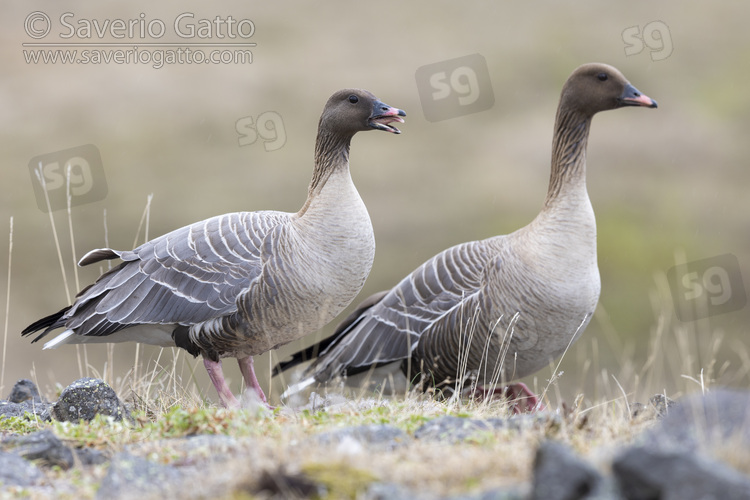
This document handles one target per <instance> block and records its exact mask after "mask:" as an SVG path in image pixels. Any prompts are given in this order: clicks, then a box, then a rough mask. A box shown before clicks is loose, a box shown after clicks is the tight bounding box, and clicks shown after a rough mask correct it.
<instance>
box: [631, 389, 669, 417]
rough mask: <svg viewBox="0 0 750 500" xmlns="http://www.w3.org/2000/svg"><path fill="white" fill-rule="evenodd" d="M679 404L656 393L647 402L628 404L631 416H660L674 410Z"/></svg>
mask: <svg viewBox="0 0 750 500" xmlns="http://www.w3.org/2000/svg"><path fill="white" fill-rule="evenodd" d="M677 406H679V404H678V403H677V402H676V401H673V400H671V399H669V398H668V397H666V396H665V395H664V394H656V395H655V396H652V397H651V399H649V400H648V404H645V405H644V404H641V403H633V404H631V405H630V415H631V416H632V417H633V418H636V417H638V418H644V419H652V418H662V417H664V416H666V415H668V414H669V412H670V411H674V410H675V409H676V408H677Z"/></svg>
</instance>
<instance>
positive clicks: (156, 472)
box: [96, 452, 184, 500]
mask: <svg viewBox="0 0 750 500" xmlns="http://www.w3.org/2000/svg"><path fill="white" fill-rule="evenodd" d="M183 481H184V478H183V476H182V474H180V472H179V471H178V470H177V469H175V468H174V467H171V466H167V465H160V464H157V463H154V462H150V461H148V460H145V459H143V458H139V457H136V456H134V455H131V454H130V453H126V452H123V453H118V454H117V455H115V456H114V457H113V458H112V462H111V464H110V466H109V470H108V471H107V475H106V476H104V479H102V482H101V485H100V486H99V490H98V491H97V492H96V498H98V499H102V500H104V499H106V500H127V499H138V500H140V499H143V498H144V497H145V498H156V497H160V496H163V497H164V498H174V494H175V491H178V490H179V488H180V487H181V486H182V484H183Z"/></svg>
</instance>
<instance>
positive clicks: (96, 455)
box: [73, 448, 109, 466]
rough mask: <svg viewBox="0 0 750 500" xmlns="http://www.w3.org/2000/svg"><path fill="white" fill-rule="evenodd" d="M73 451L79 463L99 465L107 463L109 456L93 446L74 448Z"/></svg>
mask: <svg viewBox="0 0 750 500" xmlns="http://www.w3.org/2000/svg"><path fill="white" fill-rule="evenodd" d="M73 452H74V453H75V455H76V458H77V459H78V461H79V462H80V463H81V465H84V466H88V465H101V464H104V463H107V460H109V457H108V456H107V455H106V454H105V453H104V452H102V451H100V450H97V449H94V448H75V449H74V450H73Z"/></svg>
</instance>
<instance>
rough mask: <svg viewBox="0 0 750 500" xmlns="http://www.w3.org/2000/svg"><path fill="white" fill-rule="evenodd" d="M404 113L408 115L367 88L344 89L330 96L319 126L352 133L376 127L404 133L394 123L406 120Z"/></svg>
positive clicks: (376, 128)
mask: <svg viewBox="0 0 750 500" xmlns="http://www.w3.org/2000/svg"><path fill="white" fill-rule="evenodd" d="M402 116H406V113H405V112H404V111H403V110H401V109H397V108H392V107H391V106H388V105H387V104H384V103H383V102H381V101H380V100H379V99H378V98H377V97H375V96H374V95H373V94H371V93H370V92H368V91H366V90H361V89H344V90H339V91H338V92H336V93H335V94H333V95H332V96H331V97H330V98H329V99H328V102H327V103H326V105H325V108H323V114H322V115H321V116H320V125H319V126H320V128H321V129H323V128H325V129H327V130H328V131H330V132H334V133H337V134H342V135H348V136H352V135H354V134H356V133H357V132H362V131H365V130H372V129H375V130H385V131H386V132H391V133H394V134H400V133H401V131H400V130H399V129H397V128H396V127H394V126H393V125H391V123H393V122H401V123H404V119H403V118H402Z"/></svg>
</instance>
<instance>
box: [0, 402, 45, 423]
mask: <svg viewBox="0 0 750 500" xmlns="http://www.w3.org/2000/svg"><path fill="white" fill-rule="evenodd" d="M51 407H52V403H40V402H36V401H33V400H26V401H24V402H22V403H11V402H10V401H0V417H24V416H25V415H26V413H27V412H28V413H31V414H32V415H36V416H37V417H39V418H40V419H42V420H50V418H49V408H51Z"/></svg>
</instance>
